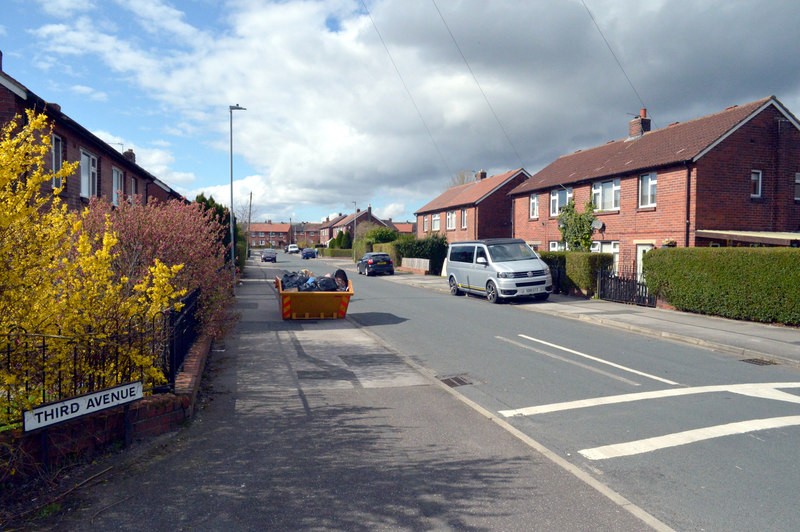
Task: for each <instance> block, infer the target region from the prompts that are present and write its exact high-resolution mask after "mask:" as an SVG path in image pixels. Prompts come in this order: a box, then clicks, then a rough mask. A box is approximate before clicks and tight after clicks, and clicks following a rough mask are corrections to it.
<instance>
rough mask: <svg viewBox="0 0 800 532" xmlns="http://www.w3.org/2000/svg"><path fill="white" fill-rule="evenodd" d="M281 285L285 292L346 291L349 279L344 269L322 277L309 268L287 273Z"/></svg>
mask: <svg viewBox="0 0 800 532" xmlns="http://www.w3.org/2000/svg"><path fill="white" fill-rule="evenodd" d="M281 287H282V288H283V291H284V292H346V291H347V290H348V281H347V274H346V273H345V272H344V270H336V272H335V273H334V274H333V275H331V274H327V275H324V276H321V277H318V276H316V275H314V274H313V273H312V272H310V271H309V270H300V271H299V272H289V273H285V274H284V275H283V278H282V279H281Z"/></svg>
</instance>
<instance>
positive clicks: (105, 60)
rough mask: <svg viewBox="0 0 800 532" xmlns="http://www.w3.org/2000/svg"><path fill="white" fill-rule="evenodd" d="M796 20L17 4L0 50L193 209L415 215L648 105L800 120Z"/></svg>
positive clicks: (629, 7) (435, 6)
mask: <svg viewBox="0 0 800 532" xmlns="http://www.w3.org/2000/svg"><path fill="white" fill-rule="evenodd" d="M798 23H800V2H798V1H797V0H749V1H745V0H646V1H633V0H280V1H267V0H228V1H225V0H181V1H178V0H3V9H2V16H0V51H2V54H3V56H2V67H3V71H4V72H5V73H6V74H8V75H9V76H11V77H12V78H14V79H16V80H17V81H18V82H20V83H21V84H23V85H25V86H26V87H27V88H28V89H29V90H31V91H32V92H34V93H35V94H37V95H38V96H39V97H41V98H43V99H44V100H46V101H49V102H54V103H58V104H60V105H61V109H62V111H63V112H64V113H65V114H67V115H68V116H69V117H70V118H72V119H73V120H75V121H76V122H78V123H80V124H81V125H82V126H84V127H85V128H87V129H88V130H90V131H92V132H93V133H94V134H95V135H97V136H98V137H100V138H101V139H103V140H104V141H106V142H107V143H109V144H110V145H111V146H113V147H115V148H117V149H119V150H120V151H124V150H127V149H133V150H134V152H135V153H136V160H137V163H138V164H139V165H140V166H142V167H143V168H145V169H146V170H147V171H149V172H150V173H152V174H153V175H155V176H156V177H158V178H159V179H160V180H161V181H163V182H164V183H166V184H167V185H169V186H170V187H172V188H173V189H175V190H177V191H178V192H180V193H181V194H184V195H185V196H186V197H187V198H188V199H194V198H195V197H196V196H197V195H198V194H199V193H201V192H203V193H205V195H206V196H213V197H214V199H215V200H216V201H217V202H218V203H221V204H223V205H228V204H229V203H230V194H231V192H230V191H231V176H232V177H233V194H234V212H235V213H237V215H239V216H246V215H247V213H248V212H249V213H252V215H251V220H252V221H253V222H264V221H266V220H271V221H273V222H278V221H282V222H288V221H290V220H291V221H293V222H300V221H305V222H320V221H322V220H324V219H325V217H326V216H330V215H335V214H336V213H349V212H352V211H353V210H354V208H359V209H364V208H366V207H367V206H368V205H370V206H371V207H372V210H373V212H374V213H375V214H376V215H377V216H379V217H381V218H383V219H387V218H391V219H392V220H393V221H406V220H409V221H410V220H413V219H414V214H413V213H414V212H415V211H416V210H418V209H419V208H421V207H422V206H424V205H425V204H426V203H428V202H429V201H431V200H432V199H433V198H435V197H436V196H438V195H439V194H441V193H442V192H443V191H444V190H446V189H447V188H448V186H450V184H451V182H452V179H453V177H454V176H456V175H458V174H459V173H465V174H466V175H468V176H472V175H473V174H474V173H475V172H477V171H479V170H485V171H486V172H487V173H488V174H489V175H494V174H499V173H502V172H506V171H508V170H514V169H517V168H520V167H522V168H525V169H526V170H527V171H528V172H529V173H531V174H535V173H536V172H537V171H539V170H540V169H542V168H543V167H544V166H546V165H547V164H549V163H550V162H552V161H553V160H555V159H556V158H558V157H559V156H561V155H565V154H569V153H573V152H574V151H576V150H580V149H586V148H590V147H593V146H598V145H601V144H604V143H605V142H607V141H610V140H616V139H624V138H626V137H627V136H628V123H629V121H630V120H632V119H633V118H634V117H635V116H636V115H638V114H639V112H640V109H643V108H645V109H647V115H648V116H649V117H650V118H651V119H652V127H653V129H656V128H661V127H666V126H668V125H669V124H670V123H673V122H679V121H680V122H684V121H687V120H690V119H693V118H697V117H700V116H704V115H707V114H711V113H715V112H718V111H722V110H724V109H725V108H726V107H730V106H732V105H742V104H745V103H748V102H751V101H754V100H757V99H760V98H763V97H767V96H770V95H775V96H776V97H777V98H778V99H779V100H780V101H781V102H782V103H783V104H784V105H786V106H787V107H788V109H789V110H790V111H791V112H793V113H794V114H796V115H797V114H799V113H800V53H799V52H800V32H798V31H797V26H798ZM232 105H240V106H242V107H245V108H246V110H239V111H233V112H231V111H230V110H229V107H230V106H232ZM231 126H232V129H233V164H232V165H231ZM251 196H252V200H251ZM354 202H355V203H354Z"/></svg>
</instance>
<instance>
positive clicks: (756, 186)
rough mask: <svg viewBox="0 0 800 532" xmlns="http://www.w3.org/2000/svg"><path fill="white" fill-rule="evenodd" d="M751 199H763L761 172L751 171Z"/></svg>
mask: <svg viewBox="0 0 800 532" xmlns="http://www.w3.org/2000/svg"><path fill="white" fill-rule="evenodd" d="M750 197H751V198H760V197H761V170H751V171H750Z"/></svg>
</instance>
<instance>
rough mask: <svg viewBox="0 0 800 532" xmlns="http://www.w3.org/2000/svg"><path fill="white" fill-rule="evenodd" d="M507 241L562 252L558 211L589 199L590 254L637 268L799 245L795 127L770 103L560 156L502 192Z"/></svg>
mask: <svg viewBox="0 0 800 532" xmlns="http://www.w3.org/2000/svg"><path fill="white" fill-rule="evenodd" d="M510 196H511V197H512V198H513V219H514V231H513V233H514V236H515V237H518V238H522V239H524V240H526V241H527V242H528V243H529V244H531V245H532V246H534V247H536V248H538V249H539V250H559V249H562V248H563V244H562V243H561V232H560V231H559V228H558V214H559V212H560V210H561V209H562V208H563V207H564V205H566V204H567V202H569V201H570V200H575V205H576V207H577V209H578V210H579V211H582V210H583V205H584V204H585V203H586V202H587V201H591V202H592V203H593V204H594V207H595V209H596V210H595V215H596V216H597V218H598V222H599V223H598V224H597V225H598V227H597V229H596V230H595V232H594V235H593V244H592V249H593V250H594V251H603V252H610V253H613V254H614V255H615V260H616V262H617V264H618V265H622V266H624V267H625V268H626V269H627V268H637V269H639V268H640V265H641V257H642V255H643V254H644V253H646V252H647V251H648V250H650V249H653V248H656V247H661V246H664V245H667V246H673V245H675V246H769V245H778V246H798V245H800V124H798V120H797V118H795V117H794V115H792V113H790V112H789V110H788V109H786V107H784V105H783V104H782V103H781V102H780V101H778V100H777V98H775V97H774V96H771V97H769V98H764V99H761V100H758V101H755V102H751V103H748V104H746V105H741V106H733V107H729V108H728V109H725V110H724V111H721V112H719V113H715V114H712V115H708V116H705V117H702V118H697V119H694V120H690V121H688V122H683V123H677V122H676V123H674V124H670V125H669V126H666V127H664V128H661V129H657V130H652V131H651V130H650V119H649V118H647V113H646V110H642V111H641V113H640V115H639V116H638V117H636V118H635V119H634V120H632V121H631V122H630V124H629V135H628V137H627V138H625V139H622V140H617V141H612V142H609V143H607V144H604V145H602V146H598V147H595V148H591V149H587V150H581V151H577V152H575V153H573V154H570V155H564V156H562V157H560V158H559V159H557V160H555V161H553V162H552V163H550V164H549V165H548V166H546V167H545V168H543V169H542V170H541V171H540V172H537V173H536V174H534V175H533V176H532V177H531V179H529V180H527V181H526V182H525V183H523V184H521V185H520V186H518V187H516V188H515V189H514V190H512V191H511V192H510Z"/></svg>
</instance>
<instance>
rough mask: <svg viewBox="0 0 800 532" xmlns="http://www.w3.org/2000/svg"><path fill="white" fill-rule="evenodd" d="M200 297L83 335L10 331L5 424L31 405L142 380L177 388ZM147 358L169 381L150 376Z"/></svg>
mask: <svg viewBox="0 0 800 532" xmlns="http://www.w3.org/2000/svg"><path fill="white" fill-rule="evenodd" d="M198 296H199V290H195V291H194V292H192V293H190V294H189V295H188V296H186V297H185V298H184V299H183V300H182V302H183V303H184V306H183V307H182V309H181V311H180V312H175V311H165V312H160V313H158V314H156V315H155V316H154V317H153V318H152V319H150V320H146V319H144V318H143V317H142V316H140V315H134V316H133V317H132V318H131V319H129V320H128V321H127V322H126V323H118V322H116V321H114V320H109V321H106V322H104V323H103V324H97V325H95V326H93V327H92V329H91V330H88V331H85V332H84V333H83V334H80V335H66V334H61V331H58V333H56V334H42V333H29V332H27V331H25V330H23V329H21V328H12V329H11V330H9V331H7V332H6V334H4V335H2V336H0V404H2V409H0V427H2V426H3V425H4V424H13V423H17V422H19V421H20V420H21V419H22V410H23V409H24V407H25V406H30V405H31V404H43V403H50V402H54V401H60V400H64V399H68V398H71V397H76V396H79V395H84V394H87V393H91V392H94V391H98V390H103V389H105V388H109V387H112V386H116V385H119V384H124V383H127V382H132V381H136V380H141V381H142V383H143V385H144V388H145V390H149V391H153V392H166V391H169V390H172V389H174V385H175V378H176V376H177V374H178V372H179V371H180V369H181V367H182V365H183V361H184V359H185V357H186V354H187V353H188V351H189V349H190V348H191V347H192V344H193V343H194V341H195V339H196V338H197V335H198V333H199V331H198V321H197V316H196V314H197V299H198ZM142 360H150V361H152V365H153V366H154V367H155V368H156V369H157V370H159V371H160V372H162V373H163V375H164V376H165V377H166V384H165V383H163V382H158V381H156V379H154V378H153V377H152V376H150V375H148V374H147V372H145V371H144V370H143V365H142V362H141V361H142ZM137 361H138V362H137Z"/></svg>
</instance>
